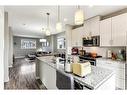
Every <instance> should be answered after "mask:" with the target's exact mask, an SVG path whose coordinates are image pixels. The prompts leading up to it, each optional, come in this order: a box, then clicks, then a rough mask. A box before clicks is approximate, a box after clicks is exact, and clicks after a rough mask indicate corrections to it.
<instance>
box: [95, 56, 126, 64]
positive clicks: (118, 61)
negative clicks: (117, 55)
mask: <svg viewBox="0 0 127 95" xmlns="http://www.w3.org/2000/svg"><path fill="white" fill-rule="evenodd" d="M97 59H99V60H105V61H111V62H117V63H120V64H126V61H123V60H113V59H110V58H105V57H102V58H97Z"/></svg>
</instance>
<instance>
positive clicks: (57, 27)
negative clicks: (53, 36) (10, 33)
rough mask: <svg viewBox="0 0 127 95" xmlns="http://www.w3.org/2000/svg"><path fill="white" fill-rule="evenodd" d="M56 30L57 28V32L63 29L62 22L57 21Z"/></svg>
mask: <svg viewBox="0 0 127 95" xmlns="http://www.w3.org/2000/svg"><path fill="white" fill-rule="evenodd" d="M56 30H57V32H61V31H62V23H61V22H57V23H56Z"/></svg>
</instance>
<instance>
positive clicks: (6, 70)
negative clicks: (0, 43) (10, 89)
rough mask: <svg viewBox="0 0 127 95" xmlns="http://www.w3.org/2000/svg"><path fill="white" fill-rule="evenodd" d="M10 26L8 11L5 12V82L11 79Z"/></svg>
mask: <svg viewBox="0 0 127 95" xmlns="http://www.w3.org/2000/svg"><path fill="white" fill-rule="evenodd" d="M8 51H9V27H8V13H7V12H5V13H4V82H8V81H9V72H8V70H9V69H8V63H9V52H8Z"/></svg>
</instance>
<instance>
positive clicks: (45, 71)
mask: <svg viewBox="0 0 127 95" xmlns="http://www.w3.org/2000/svg"><path fill="white" fill-rule="evenodd" d="M36 65H37V66H36V68H38V69H37V72H38V74H36V76H37V77H38V78H39V79H40V80H41V81H42V82H43V84H44V85H45V86H46V88H47V89H57V87H56V70H55V69H54V68H52V67H51V66H49V65H48V64H46V63H43V62H42V61H39V60H38V63H37V64H36Z"/></svg>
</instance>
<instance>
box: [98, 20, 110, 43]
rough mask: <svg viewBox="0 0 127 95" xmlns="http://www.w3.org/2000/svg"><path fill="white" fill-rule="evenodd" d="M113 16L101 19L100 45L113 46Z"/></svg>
mask: <svg viewBox="0 0 127 95" xmlns="http://www.w3.org/2000/svg"><path fill="white" fill-rule="evenodd" d="M111 39H112V37H111V18H108V19H105V20H102V21H100V46H111Z"/></svg>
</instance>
